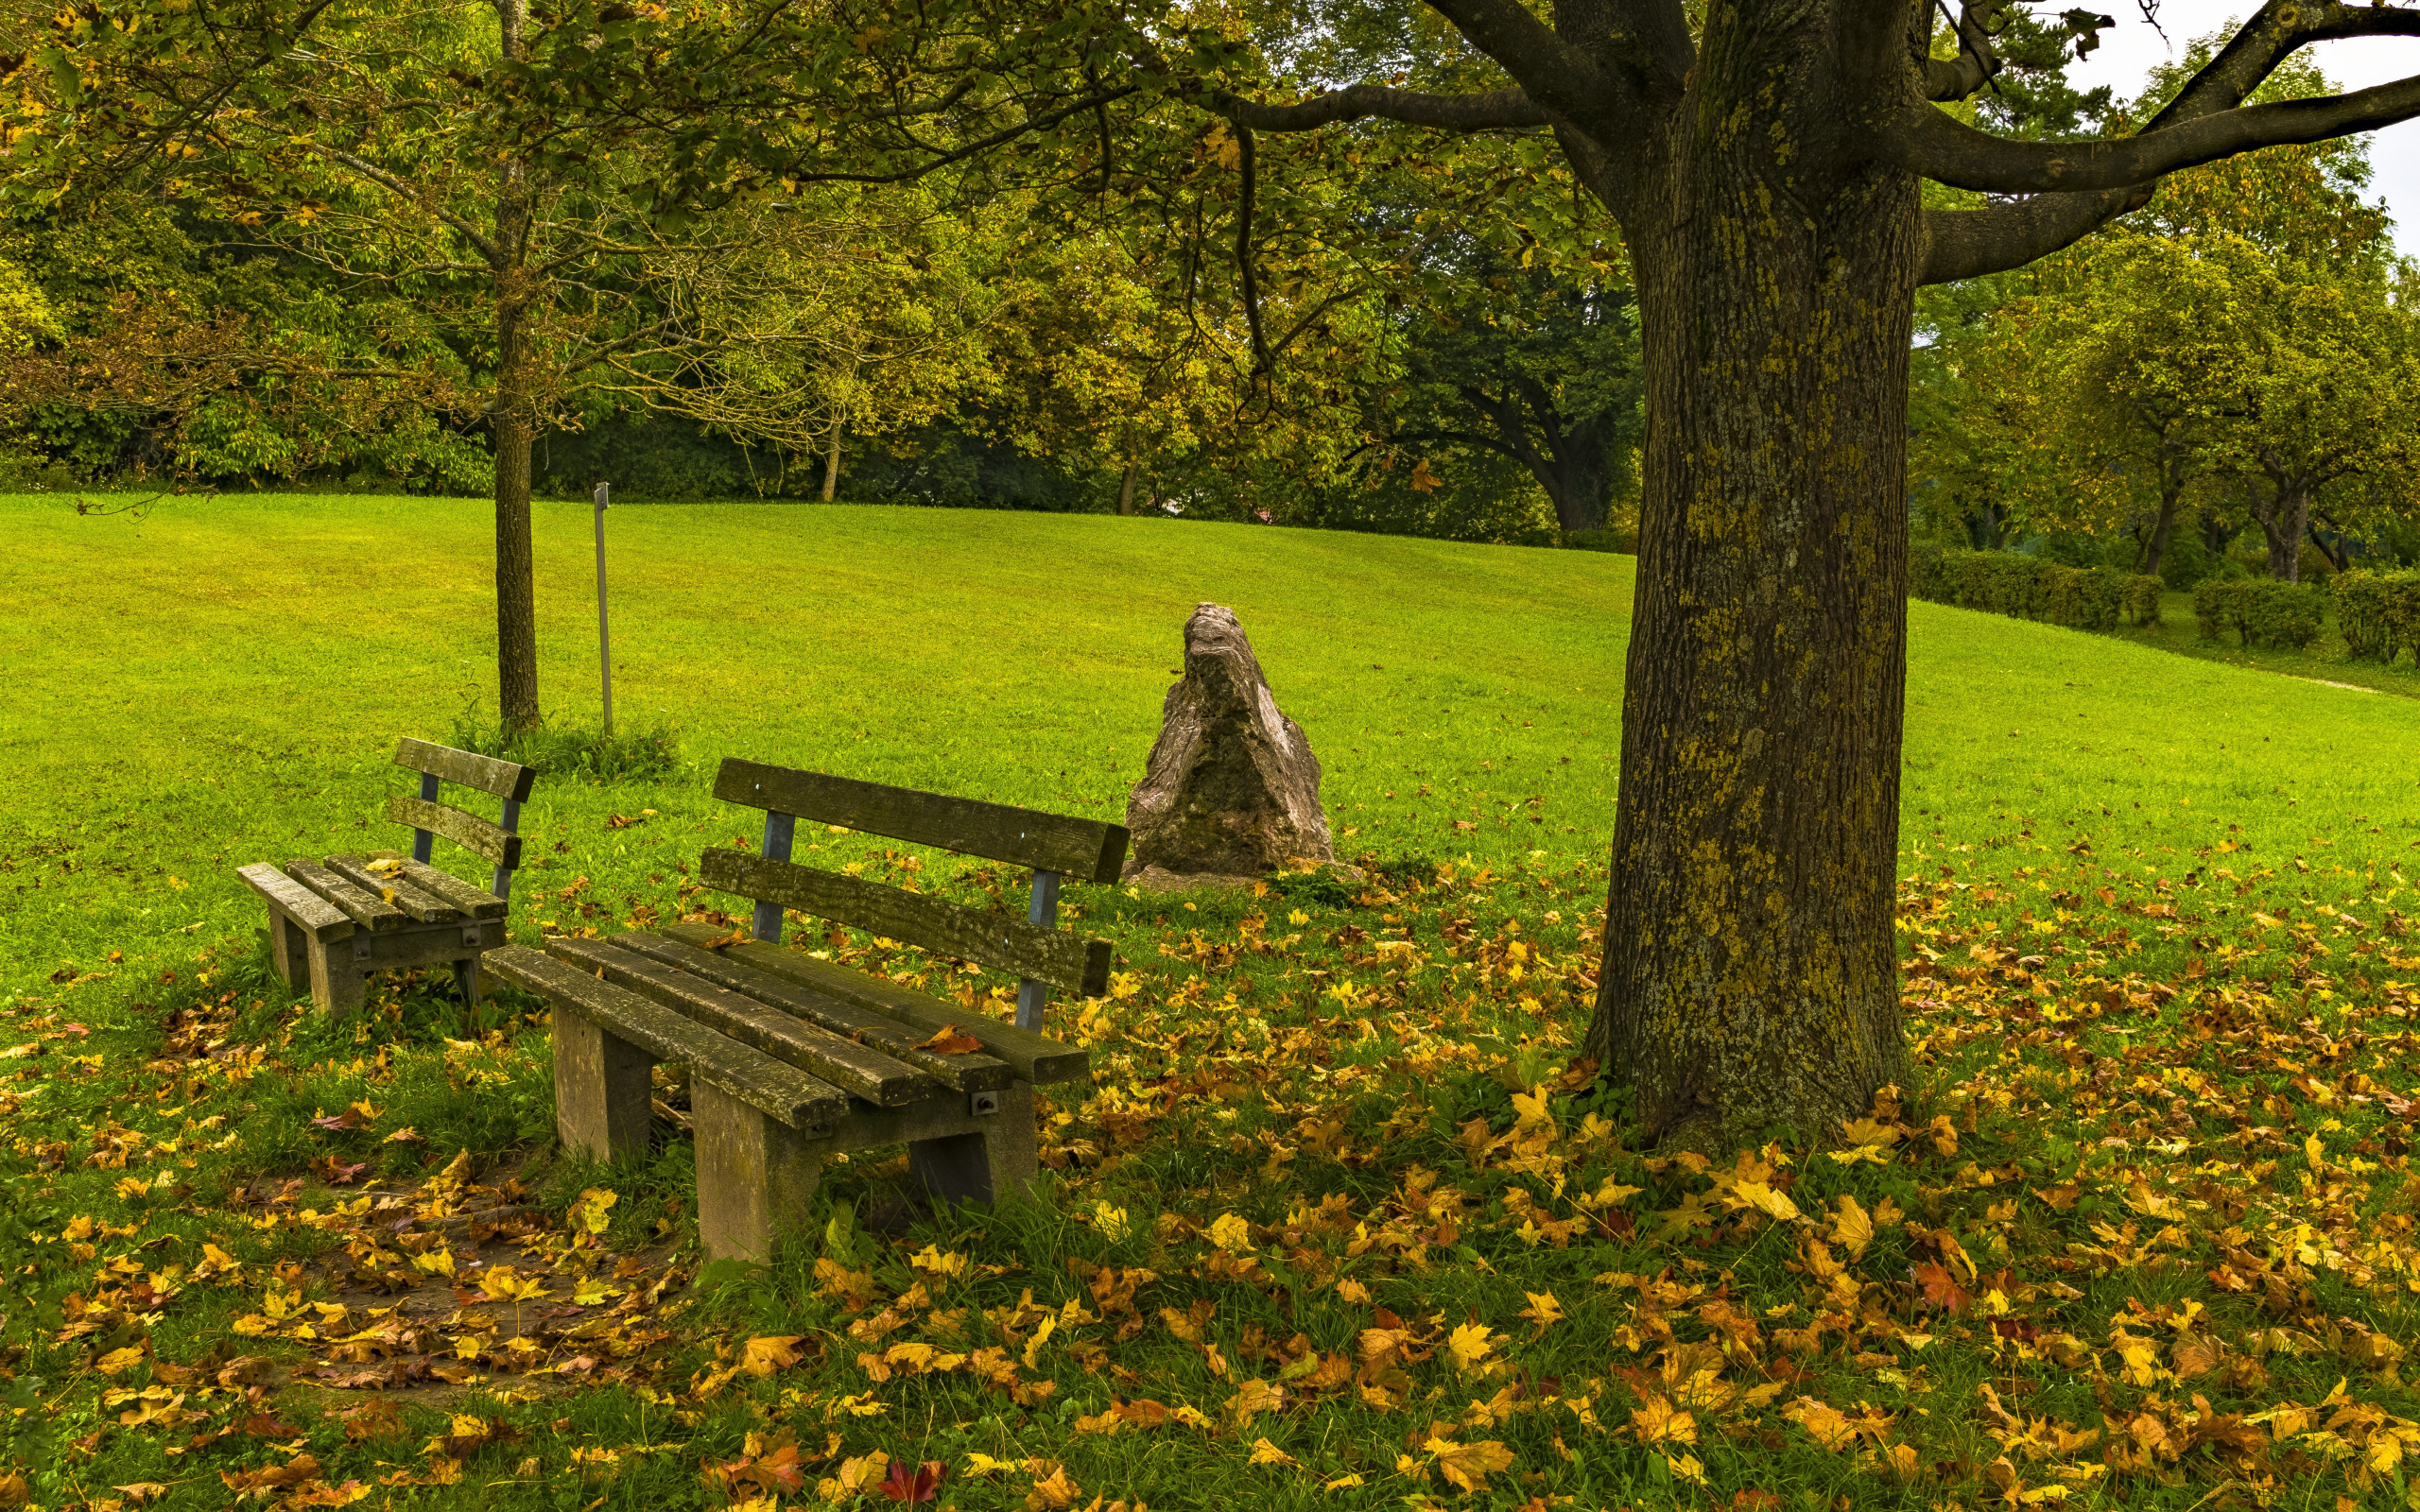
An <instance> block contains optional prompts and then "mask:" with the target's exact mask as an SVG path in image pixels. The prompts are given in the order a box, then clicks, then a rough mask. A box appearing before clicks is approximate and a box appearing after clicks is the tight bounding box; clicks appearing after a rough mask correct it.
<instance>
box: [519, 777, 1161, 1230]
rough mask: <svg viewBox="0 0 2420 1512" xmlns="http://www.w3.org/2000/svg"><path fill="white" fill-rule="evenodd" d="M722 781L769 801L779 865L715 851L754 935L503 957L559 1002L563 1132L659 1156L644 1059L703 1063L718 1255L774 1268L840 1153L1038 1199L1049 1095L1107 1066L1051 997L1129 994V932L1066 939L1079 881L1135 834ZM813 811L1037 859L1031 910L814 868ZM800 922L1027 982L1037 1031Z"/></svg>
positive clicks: (1024, 999)
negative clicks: (1121, 984)
mask: <svg viewBox="0 0 2420 1512" xmlns="http://www.w3.org/2000/svg"><path fill="white" fill-rule="evenodd" d="M714 792H715V797H717V798H718V799H723V800H725V801H727V802H733V803H744V804H748V805H750V806H752V807H754V808H760V809H763V810H765V811H766V813H765V839H764V845H763V847H762V853H761V854H758V855H751V854H749V853H747V852H746V851H728V850H721V849H714V850H709V851H706V852H705V854H704V856H703V858H702V861H701V864H700V868H699V876H700V880H702V881H703V882H704V883H705V884H706V885H708V886H710V887H713V888H716V889H717V890H719V891H722V892H728V893H734V894H737V895H738V896H741V897H744V898H749V899H752V900H754V901H755V905H756V906H755V916H754V919H753V921H752V922H753V930H752V933H753V935H754V936H755V937H754V938H753V939H750V940H744V941H738V942H736V943H730V942H727V941H728V936H717V932H716V931H715V930H714V929H713V928H711V927H710V926H707V925H702V924H673V925H667V926H665V927H663V928H660V929H657V930H655V931H653V932H651V933H634V934H628V935H616V936H613V937H612V938H610V939H603V940H583V939H572V938H567V937H560V936H559V937H556V938H553V939H549V940H548V941H547V942H546V951H547V953H550V954H542V953H540V952H538V951H534V950H529V949H527V948H526V947H521V946H508V947H506V948H505V949H503V950H499V951H496V952H494V953H493V954H490V955H489V956H487V957H486V963H485V964H486V967H487V970H489V971H493V972H494V973H495V974H496V975H498V976H501V977H503V978H504V979H506V980H507V981H510V982H513V983H515V984H517V985H519V986H521V987H523V988H527V989H528V990H530V991H532V992H535V993H537V994H538V995H539V996H541V997H543V998H544V999H545V1000H546V1001H547V1002H548V1004H550V1005H552V1006H553V1009H554V1043H555V1127H556V1130H557V1132H558V1133H559V1134H560V1135H561V1136H562V1142H563V1143H564V1144H565V1145H567V1146H569V1147H570V1148H572V1149H575V1150H579V1151H580V1152H582V1153H583V1154H586V1155H588V1156H590V1157H591V1158H593V1159H597V1160H611V1159H616V1158H619V1157H622V1156H625V1155H634V1154H640V1153H643V1152H644V1151H645V1150H646V1149H647V1142H648V1107H649V1092H648V1069H649V1067H650V1066H651V1065H652V1064H653V1063H654V1062H656V1061H678V1062H682V1063H684V1064H686V1065H687V1066H688V1068H689V1074H690V1095H691V1103H690V1123H691V1125H692V1127H693V1128H694V1130H695V1131H696V1137H697V1166H698V1232H699V1237H700V1241H701V1242H702V1244H703V1245H704V1246H705V1250H706V1254H707V1256H708V1257H709V1258H711V1259H720V1258H722V1257H724V1256H727V1255H735V1256H743V1257H748V1258H752V1259H763V1258H766V1257H767V1256H769V1254H770V1253H771V1252H772V1249H773V1246H774V1245H775V1244H776V1243H777V1242H778V1241H780V1240H781V1239H783V1238H786V1237H787V1236H789V1235H791V1234H794V1233H796V1232H798V1231H800V1229H801V1228H802V1226H804V1223H805V1221H806V1213H807V1209H808V1207H809V1205H810V1204H811V1202H812V1199H813V1197H814V1195H815V1189H816V1186H817V1183H818V1182H819V1181H820V1180H821V1175H822V1168H823V1161H824V1159H825V1158H826V1157H827V1156H830V1155H834V1154H838V1153H840V1152H842V1151H848V1150H859V1149H865V1148H867V1147H869V1146H873V1145H879V1144H899V1143H904V1144H906V1145H907V1146H908V1164H909V1168H910V1169H911V1170H912V1171H913V1172H914V1174H915V1175H916V1177H918V1178H919V1179H920V1180H921V1181H923V1183H924V1185H925V1188H926V1190H928V1191H929V1192H930V1193H931V1194H933V1195H934V1196H935V1197H937V1198H940V1199H942V1200H948V1201H962V1200H974V1201H980V1202H993V1201H996V1200H998V1199H999V1198H1001V1197H1002V1196H1005V1195H1007V1194H1009V1193H1011V1192H1012V1191H1017V1190H1021V1189H1022V1188H1023V1187H1024V1186H1025V1184H1026V1183H1027V1182H1028V1181H1029V1180H1031V1179H1032V1177H1033V1174H1034V1166H1035V1160H1034V1112H1033V1089H1034V1088H1035V1087H1037V1086H1045V1085H1048V1084H1049V1083H1052V1082H1060V1081H1067V1080H1071V1079H1074V1078H1077V1077H1080V1076H1083V1075H1085V1074H1087V1073H1088V1071H1089V1063H1088V1060H1087V1057H1086V1056H1085V1053H1084V1052H1083V1051H1081V1050H1079V1049H1077V1048H1075V1047H1073V1046H1071V1045H1066V1044H1063V1043H1061V1042H1060V1041H1058V1040H1052V1039H1050V1038H1049V1037H1047V1036H1046V1035H1044V1034H1041V1033H1039V1032H1038V1030H1039V1028H1040V1025H1041V1020H1042V1009H1043V1005H1044V1002H1045V996H1046V992H1047V990H1048V988H1050V987H1052V986H1057V987H1061V988H1066V989H1068V990H1070V991H1073V992H1077V993H1080V994H1082V995H1084V996H1087V997H1097V996H1098V995H1099V994H1100V993H1101V992H1102V991H1104V990H1105V989H1106V988H1107V987H1108V982H1109V963H1110V945H1109V942H1108V941H1107V940H1100V939H1080V938H1079V937H1077V936H1073V935H1063V934H1061V933H1059V931H1058V930H1057V928H1056V927H1055V924H1056V916H1057V908H1058V884H1059V879H1060V877H1061V876H1062V875H1069V874H1072V875H1074V876H1075V877H1077V878H1078V879H1079V880H1081V881H1089V882H1105V883H1114V882H1115V881H1116V880H1117V876H1118V868H1119V867H1120V866H1121V865H1122V864H1123V862H1124V860H1125V857H1126V842H1127V833H1126V831H1125V830H1124V829H1123V828H1122V827H1120V826H1118V825H1115V824H1105V823H1101V822H1098V821H1097V820H1091V819H1076V818H1067V817H1063V816H1059V815H1055V814H1043V813H1038V812H1035V811H1033V810H1030V809H1018V808H1010V807H1007V806H1005V805H1002V804H997V803H981V802H976V801H973V800H970V799H957V798H946V797H942V796H941V795H938V794H933V793H919V792H915V791H912V790H910V789H908V788H899V787H884V786H880V785H877V784H875V783H873V782H855V781H852V780H850V779H847V778H840V777H828V776H824V775H822V774H821V773H816V772H801V771H794V770H791V769H789V768H787V767H780V766H766V765H759V764H757V763H754V762H744V761H736V760H733V761H726V762H724V763H723V764H722V767H721V770H720V771H719V772H718V773H717V776H716V779H715V788H714ZM801 818H804V819H807V820H810V821H812V822H816V823H822V824H831V825H838V826H841V827H843V828H847V829H852V830H858V831H862V832H864V833H870V834H879V835H885V836H888V837H889V838H891V839H894V840H907V841H910V842H912V843H915V844H920V845H930V846H937V847H940V848H942V849H944V850H948V851H959V852H961V853H963V854H967V855H975V856H982V857H985V858H986V859H989V860H994V861H1003V862H1007V863H1009V864H1011V865H1013V866H1019V867H1029V868H1032V869H1033V873H1034V889H1033V899H1032V904H1031V907H1030V909H1029V914H1028V917H1027V918H1026V919H1017V918H1014V917H1013V916H1002V915H1000V914H996V913H991V912H986V911H984V910H982V909H977V908H969V907H965V906H963V905H961V904H958V903H953V902H946V901H945V900H942V899H939V898H934V897H929V896H926V895H924V894H921V893H912V892H908V891H905V890H904V889H901V888H897V887H889V886H885V885H881V884H879V883H872V882H867V881H864V880H862V879H860V878H857V877H853V876H848V875H844V874H842V873H838V872H833V871H822V870H818V869H816V868H812V867H804V866H798V865H795V864H793V863H792V862H791V860H790V850H791V839H792V835H793V833H794V831H795V828H796V825H797V821H798V820H799V819H801ZM785 909H796V910H797V911H799V912H800V913H803V914H808V915H812V916H814V917H816V918H818V919H828V920H830V921H832V922H834V923H838V924H845V925H850V926H853V927H855V928H857V929H862V930H865V931H867V932H868V933H870V934H873V935H875V936H881V937H884V938H888V939H895V940H901V941H904V942H907V943H908V944H913V945H918V946H921V947H923V948H924V949H925V950H927V951H930V952H932V953H933V954H937V955H946V956H955V957H958V958H959V959H963V960H970V961H975V962H977V963H979V964H981V965H984V966H991V967H996V968H999V969H1002V970H1006V971H1016V972H1018V973H1019V974H1020V977H1021V978H1022V981H1021V985H1020V988H1019V993H1018V1021H1019V1022H1017V1023H1015V1024H1013V1025H1012V1024H1007V1023H1001V1022H996V1021H994V1020H992V1019H989V1018H986V1017H984V1016H982V1015H981V1014H980V1013H977V1012H971V1011H969V1010H967V1009H964V1008H960V1007H958V1006H956V1005H951V1004H947V1003H943V1002H941V1001H939V1000H937V999H934V998H930V997H927V996H925V995H924V994H922V993H918V992H914V991H910V990H908V988H902V987H900V986H898V985H897V984H895V983H892V982H888V981H885V980H883V979H882V978H880V977H877V976H872V975H869V974H867V973H865V972H862V971H854V970H852V969H850V968H848V967H845V966H841V965H838V964H837V963H835V962H831V961H825V960H819V959H817V958H816V957H814V956H812V955H808V954H804V953H802V952H799V951H794V950H788V949H785V948H784V947H783V946H782V944H781V930H782V915H783V911H784V910H785ZM950 1031H955V1033H952V1032H950Z"/></svg>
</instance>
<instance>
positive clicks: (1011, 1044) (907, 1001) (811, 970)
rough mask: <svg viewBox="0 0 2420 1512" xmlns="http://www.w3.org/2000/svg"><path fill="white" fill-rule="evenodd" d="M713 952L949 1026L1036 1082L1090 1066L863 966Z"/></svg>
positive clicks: (916, 1024) (849, 999)
mask: <svg viewBox="0 0 2420 1512" xmlns="http://www.w3.org/2000/svg"><path fill="white" fill-rule="evenodd" d="M656 933H657V934H659V935H663V936H667V937H669V938H672V939H676V940H679V941H681V942H683V944H688V945H698V946H702V945H704V944H705V943H706V942H707V941H708V940H711V939H717V938H721V937H723V936H725V935H726V934H727V931H722V930H717V929H716V928H714V927H713V926H711V925H707V924H663V925H659V926H658V927H657V929H656ZM715 954H717V955H722V956H726V957H728V958H729V959H731V960H734V961H737V962H739V963H740V964H742V965H744V966H752V967H754V968H755V969H756V970H758V971H765V972H768V973H769V974H771V975H774V976H778V977H781V978H783V979H784V980H786V981H790V982H796V983H798V984H800V985H801V986H803V987H808V988H814V989H815V990H816V991H818V992H822V993H825V994H828V995H829V996H832V997H836V998H838V999H839V1000H840V1001H842V1002H844V1003H854V1004H856V1005H858V1006H860V1007H865V1008H871V1009H873V1011H874V1012H876V1013H879V1014H883V1015H885V1016H886V1017H889V1018H892V1019H896V1020H898V1021H899V1022H902V1023H905V1024H907V1025H908V1026H909V1027H911V1028H916V1029H921V1030H923V1031H925V1033H926V1034H931V1033H933V1032H935V1031H937V1030H939V1029H942V1028H943V1027H945V1026H951V1025H955V1026H956V1027H957V1028H958V1029H959V1031H960V1032H961V1033H964V1034H969V1035H972V1036H974V1037H975V1038H976V1039H977V1040H981V1041H982V1044H983V1050H984V1053H985V1054H987V1055H990V1056H993V1057H997V1058H998V1059H1000V1060H1003V1061H1006V1062H1007V1063H1008V1064H1009V1066H1010V1068H1011V1069H1012V1070H1013V1071H1015V1073H1016V1074H1018V1075H1019V1076H1021V1077H1023V1078H1025V1079H1026V1080H1027V1081H1029V1082H1032V1083H1034V1084H1036V1085H1037V1086H1047V1085H1049V1084H1050V1083H1053V1082H1062V1081H1073V1080H1076V1079H1077V1078H1079V1077H1081V1076H1084V1075H1086V1074H1089V1073H1090V1071H1091V1065H1092V1062H1091V1057H1089V1056H1088V1055H1087V1054H1086V1053H1085V1052H1084V1051H1081V1050H1079V1049H1077V1048H1076V1047H1075V1046H1073V1045H1067V1044H1062V1043H1061V1042H1060V1041H1058V1040H1053V1039H1051V1038H1050V1037H1049V1036H1047V1035H1041V1034H1035V1033H1034V1032H1033V1031H1032V1030H1030V1029H1020V1028H1018V1027H1017V1026H1016V1025H1014V1024H1012V1023H1002V1022H1000V1021H999V1020H997V1019H991V1018H986V1017H984V1016H983V1015H981V1014H977V1013H969V1012H968V1011H967V1010H965V1009H964V1008H960V1007H957V1006H954V1005H950V1004H946V1003H942V1002H938V1001H936V1000H934V999H932V998H929V997H926V996H925V994H923V993H921V992H912V991H909V990H908V988H904V987H901V986H899V985H898V984H896V983H892V982H885V981H883V980H881V979H880V978H878V977H872V976H868V975H866V974H865V973H864V972H863V971H852V970H851V969H850V968H848V967H845V966H838V965H836V964H834V963H833V962H830V961H819V960H817V959H816V958H815V957H814V956H812V955H808V954H805V953H804V952H801V951H793V950H787V949H785V948H784V947H782V946H779V945H773V944H769V943H767V942H766V941H763V940H742V941H740V942H739V943H737V944H735V945H727V946H725V947H723V948H722V949H721V950H719V951H717V952H716V953H715Z"/></svg>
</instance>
